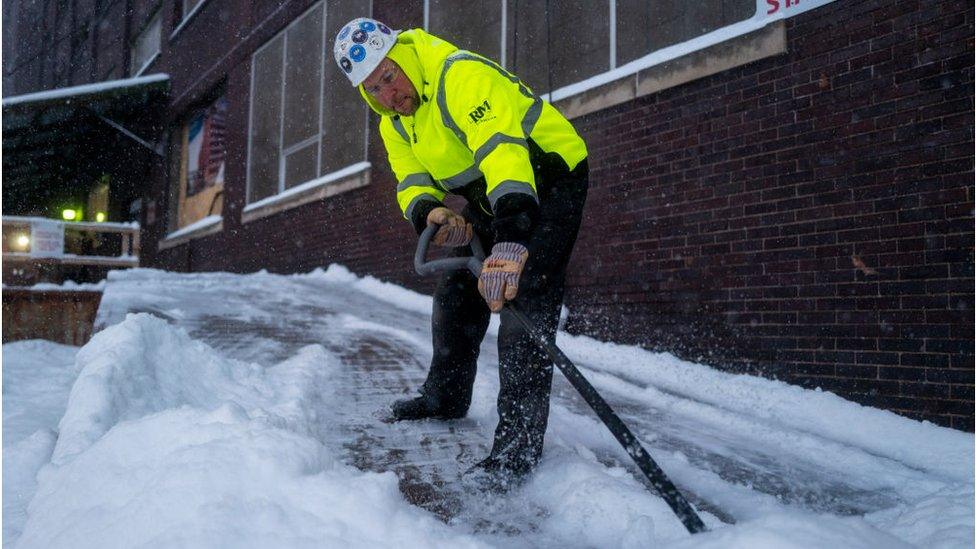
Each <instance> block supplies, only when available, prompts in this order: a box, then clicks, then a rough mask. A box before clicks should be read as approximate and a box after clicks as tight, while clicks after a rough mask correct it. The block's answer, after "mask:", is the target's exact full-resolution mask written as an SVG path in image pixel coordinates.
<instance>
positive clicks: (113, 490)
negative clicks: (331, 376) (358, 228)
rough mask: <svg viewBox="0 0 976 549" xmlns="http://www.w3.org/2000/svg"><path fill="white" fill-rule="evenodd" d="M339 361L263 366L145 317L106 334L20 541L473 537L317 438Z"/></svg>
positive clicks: (271, 542) (350, 542)
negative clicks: (320, 408)
mask: <svg viewBox="0 0 976 549" xmlns="http://www.w3.org/2000/svg"><path fill="white" fill-rule="evenodd" d="M334 360H335V359H334V358H333V357H331V356H330V355H328V354H327V353H326V352H325V351H324V350H323V349H322V348H321V347H319V346H310V347H306V348H304V349H302V351H301V352H300V353H299V354H298V355H297V356H295V357H293V358H292V359H290V360H288V361H285V362H283V363H280V364H277V365H275V366H272V367H270V368H266V369H263V368H261V367H259V366H257V365H255V364H247V363H243V362H238V361H233V360H228V359H225V358H223V357H221V356H220V355H218V354H217V353H215V352H214V351H213V350H212V349H211V348H209V347H208V346H206V345H205V344H203V343H201V342H198V341H194V340H192V339H190V338H189V337H188V336H187V335H186V333H185V332H184V331H183V330H181V329H176V328H173V327H171V326H169V325H168V324H166V322H165V321H163V320H160V319H158V318H155V317H152V316H149V315H145V314H138V315H130V316H129V317H127V318H126V320H125V321H124V322H122V323H120V324H118V325H116V326H113V327H110V328H108V329H106V330H104V331H103V332H101V333H99V334H97V335H96V336H95V337H94V338H93V339H92V341H91V342H89V344H88V345H86V346H85V347H84V348H82V350H81V351H80V352H79V353H78V357H77V363H78V366H79V367H80V369H81V373H80V374H79V376H78V380H77V382H76V383H75V385H74V387H73V389H72V391H71V396H70V397H69V399H68V405H67V410H66V412H65V414H64V418H63V419H62V420H61V424H60V435H59V437H58V441H57V444H56V446H55V448H54V453H53V456H52V461H51V465H49V466H47V467H45V468H44V469H42V471H41V473H40V475H39V476H38V487H37V493H36V495H35V496H34V498H33V501H31V504H30V507H29V518H28V521H27V523H26V525H25V527H24V531H23V534H22V536H21V537H20V539H19V540H18V547H69V546H70V547H105V546H110V547H133V546H147V547H216V546H222V547H273V546H274V547H284V546H287V547H322V546H345V547H377V546H388V545H393V546H404V547H406V546H442V547H465V546H477V545H478V544H477V542H476V541H475V540H473V539H471V538H469V537H467V536H463V535H459V534H457V533H454V532H452V531H451V530H450V529H449V528H447V527H446V526H445V525H444V524H442V523H439V522H437V521H436V520H435V519H434V518H432V517H431V516H430V515H428V514H426V513H424V512H423V511H421V510H419V509H417V508H415V507H412V506H410V505H408V504H407V503H405V502H404V501H403V499H402V498H401V497H400V493H399V491H398V488H397V479H396V477H395V476H394V475H393V474H392V473H387V474H369V473H362V472H359V471H357V470H355V469H353V468H351V467H348V466H346V465H343V464H341V463H339V462H337V461H336V460H335V458H334V455H333V453H332V452H331V451H330V449H328V448H325V447H324V446H322V445H321V444H320V443H319V442H317V441H316V439H315V438H314V436H313V435H314V433H315V432H316V431H317V430H319V429H327V428H328V421H327V419H326V418H317V417H316V416H315V410H316V406H315V402H314V399H315V398H316V397H317V396H321V395H322V394H323V392H322V391H319V390H318V389H317V388H318V387H320V386H321V385H323V384H325V383H327V378H328V372H329V370H330V368H331V367H332V365H333V364H334ZM326 393H327V391H326Z"/></svg>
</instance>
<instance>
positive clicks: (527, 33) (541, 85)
mask: <svg viewBox="0 0 976 549" xmlns="http://www.w3.org/2000/svg"><path fill="white" fill-rule="evenodd" d="M516 6H518V9H517V10H516V9H515V7H516ZM508 12H509V14H510V15H509V25H508V33H509V36H511V37H512V40H511V41H510V42H509V46H510V47H509V49H508V61H507V65H508V69H509V70H510V71H511V72H513V73H515V75H516V76H518V77H519V78H521V79H522V81H523V82H525V83H526V84H528V85H529V87H530V88H532V91H534V92H536V93H540V94H541V93H546V92H547V91H548V90H549V78H548V74H549V56H548V55H547V51H546V2H545V0H509V2H508ZM563 47H568V46H566V45H564V46H563Z"/></svg>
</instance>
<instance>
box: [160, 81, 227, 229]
mask: <svg viewBox="0 0 976 549" xmlns="http://www.w3.org/2000/svg"><path fill="white" fill-rule="evenodd" d="M226 126H227V99H226V98H224V97H223V96H220V97H219V98H217V99H216V100H215V101H213V102H212V103H210V104H209V105H207V106H206V107H203V108H200V109H197V110H195V111H193V112H192V113H190V115H189V116H188V117H187V119H186V121H185V122H184V123H183V124H181V125H180V126H179V127H178V129H177V131H175V132H173V136H172V138H171V141H170V155H171V156H170V159H171V160H170V161H171V164H170V176H171V181H172V182H173V184H172V187H171V189H172V190H171V193H170V200H171V201H172V202H171V204H173V205H174V206H175V207H171V208H170V223H169V228H170V231H175V230H178V229H182V228H184V227H187V226H189V225H192V224H194V223H196V222H198V221H200V220H201V219H204V218H206V217H211V216H219V215H220V214H221V210H222V208H223V192H224V170H225V167H226V164H227V161H226V158H227V146H226V143H227V142H226V133H227V132H226Z"/></svg>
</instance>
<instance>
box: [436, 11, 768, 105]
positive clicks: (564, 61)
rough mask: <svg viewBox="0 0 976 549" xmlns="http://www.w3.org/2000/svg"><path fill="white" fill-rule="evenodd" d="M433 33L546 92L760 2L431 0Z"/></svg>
mask: <svg viewBox="0 0 976 549" xmlns="http://www.w3.org/2000/svg"><path fill="white" fill-rule="evenodd" d="M424 10H425V11H424V15H425V22H426V24H427V28H428V30H429V31H430V32H431V33H433V34H436V35H440V36H442V37H443V38H445V39H446V40H448V41H451V42H453V43H454V44H455V45H457V46H458V47H460V48H462V49H469V50H472V51H475V52H477V53H480V54H482V55H485V56H488V57H490V58H492V59H495V60H497V61H499V62H500V63H501V64H503V65H504V66H505V67H506V68H508V69H509V70H511V71H512V72H514V73H515V74H517V75H518V76H519V77H520V78H522V79H523V80H524V81H525V82H526V83H527V84H528V85H529V87H531V88H532V89H533V90H535V91H537V92H539V93H547V92H550V91H552V90H556V89H559V88H563V87H566V86H569V85H572V84H575V83H577V82H580V81H582V80H586V79H587V78H590V77H593V76H597V75H599V74H602V73H605V72H607V71H610V70H612V69H615V68H616V67H618V66H621V65H624V64H626V63H629V62H631V61H634V60H636V59H640V58H642V57H644V56H646V55H648V54H650V53H653V52H655V51H657V50H660V49H662V48H666V47H668V46H673V45H675V44H678V43H681V42H684V41H687V40H690V39H693V38H696V37H698V36H701V35H704V34H706V33H709V32H711V31H714V30H716V29H719V28H722V27H725V26H729V25H731V24H733V23H736V22H740V21H744V20H747V19H749V18H751V17H753V16H754V14H755V13H756V0H703V1H701V2H686V1H684V0H608V1H607V2H605V3H604V2H584V1H582V0H481V1H478V2H465V3H463V4H460V3H458V2H450V1H448V0H425V2H424Z"/></svg>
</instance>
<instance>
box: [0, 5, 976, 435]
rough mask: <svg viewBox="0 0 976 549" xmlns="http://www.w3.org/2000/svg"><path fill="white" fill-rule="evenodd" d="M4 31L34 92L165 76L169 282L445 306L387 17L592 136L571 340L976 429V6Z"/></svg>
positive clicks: (155, 239)
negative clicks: (378, 96)
mask: <svg viewBox="0 0 976 549" xmlns="http://www.w3.org/2000/svg"><path fill="white" fill-rule="evenodd" d="M4 10H5V16H6V17H5V27H4V33H5V34H4V39H5V45H6V47H5V51H4V84H5V94H6V95H8V96H9V95H10V94H11V93H10V90H14V91H15V92H16V93H17V94H20V93H26V92H31V91H37V90H40V89H47V88H53V87H63V86H71V85H76V84H81V83H86V82H92V81H97V80H107V79H116V78H126V77H135V76H140V75H148V74H155V73H165V74H168V75H169V77H170V99H169V104H168V107H167V109H166V112H165V113H164V119H165V132H164V133H163V134H162V135H160V136H158V139H157V140H158V142H159V143H161V144H165V147H166V160H165V161H163V162H159V163H156V164H154V165H153V166H152V167H151V168H149V169H147V173H146V178H145V181H146V183H145V186H144V189H143V193H142V199H141V209H140V212H139V216H140V221H141V224H142V227H143V244H142V246H143V248H142V249H143V251H142V257H143V264H144V265H146V266H151V267H158V268H164V269H171V270H178V271H201V270H224V271H233V272H251V271H255V270H258V269H268V270H271V271H275V272H304V271H309V270H311V269H314V268H316V267H320V266H325V265H328V264H330V263H342V264H344V265H346V266H347V267H349V268H350V269H351V270H353V271H355V272H357V273H360V274H371V275H373V276H376V277H379V278H382V279H386V280H391V281H394V282H397V283H400V284H404V285H406V286H409V287H413V288H417V289H420V290H429V289H430V288H431V283H430V281H426V280H421V279H419V278H418V277H417V276H416V275H414V274H413V272H412V267H411V256H412V252H413V246H414V244H415V242H416V237H415V235H414V234H413V232H412V229H411V228H410V227H409V226H408V224H407V223H406V222H404V221H403V219H402V216H401V214H400V212H399V210H398V208H397V205H396V202H395V199H394V188H395V186H396V181H395V180H394V179H393V176H392V174H391V173H390V170H389V166H388V164H387V162H386V159H385V152H384V150H383V146H382V143H381V142H380V140H379V138H378V135H377V130H376V123H377V120H376V117H375V115H373V114H372V113H370V112H369V111H368V109H367V108H366V107H365V105H364V104H363V102H362V101H361V100H360V99H359V97H358V93H357V92H356V91H355V90H354V89H352V88H351V87H350V86H349V85H348V82H347V81H346V80H345V78H344V77H343V76H342V75H341V74H339V73H338V71H337V68H336V66H335V64H334V63H333V61H332V58H331V39H332V37H333V36H334V35H335V33H336V31H337V30H338V29H339V28H340V26H341V25H342V24H344V23H345V22H346V21H348V20H350V19H352V18H354V17H357V16H360V15H369V14H371V15H372V16H374V17H376V18H377V19H380V20H382V21H385V22H387V23H388V24H390V25H391V26H392V27H394V28H410V27H420V26H423V27H425V28H427V29H428V30H429V31H430V32H433V33H435V34H438V35H440V36H442V37H444V38H446V39H448V40H449V41H451V42H454V43H455V44H457V45H459V46H460V47H462V48H466V49H471V50H474V51H477V52H479V53H483V54H484V55H487V56H489V57H492V58H494V59H496V60H498V61H499V62H500V64H502V65H503V66H505V67H506V68H508V69H509V70H511V71H512V72H514V73H516V74H518V75H519V76H520V77H522V78H523V80H524V81H525V82H526V83H527V84H528V85H529V86H530V87H531V88H532V89H533V90H534V91H535V92H536V93H539V94H546V96H547V97H548V98H549V99H550V100H551V101H552V102H553V103H554V104H555V105H556V106H557V107H558V108H560V110H562V111H563V112H564V113H565V114H566V115H567V116H568V117H570V118H571V120H572V121H573V123H574V125H575V126H576V127H577V129H578V130H579V131H580V133H581V135H582V136H583V137H584V139H585V140H586V142H587V144H588V147H589V151H590V157H589V162H590V167H591V186H590V195H589V200H588V203H587V207H586V214H585V219H584V223H583V228H582V231H581V236H580V240H579V243H578V245H577V248H576V251H575V253H574V256H573V262H572V266H571V268H570V273H571V274H570V277H569V287H568V294H567V307H568V308H569V310H570V317H569V322H568V324H567V329H568V330H569V331H571V332H573V333H580V334H587V335H592V336H594V337H598V338H601V339H606V340H612V341H618V342H622V343H630V344H639V345H642V346H645V347H647V348H651V349H658V350H665V351H670V352H674V353H675V354H678V355H679V356H682V357H685V358H688V359H691V360H696V361H700V362H703V363H706V364H710V365H713V366H715V367H719V368H723V369H727V370H729V371H734V372H746V373H753V374H760V375H763V376H767V377H772V378H777V379H781V380H784V381H787V382H790V383H795V384H799V385H802V386H804V387H821V388H823V389H824V390H828V391H833V392H836V393H838V394H840V395H842V396H844V397H845V398H849V399H852V400H855V401H857V402H861V403H863V404H866V405H871V406H877V407H881V408H886V409H890V410H893V411H896V412H898V413H901V414H905V415H908V416H910V417H914V418H918V419H926V420H931V421H933V422H936V423H939V424H942V425H947V426H951V427H955V428H961V429H967V430H972V429H973V408H974V403H973V376H974V358H973V346H974V326H973V314H974V311H973V305H974V298H973V294H974V277H973V268H974V257H973V239H974V231H973V228H974V219H973V208H974V205H973V185H974V171H973V160H974V159H973V145H974V141H973V65H974V63H973V57H974V54H973V51H974V48H973V18H974V12H973V6H972V5H971V4H970V3H959V2H951V1H948V0H934V1H931V2H919V1H918V0H912V1H905V0H835V1H830V0H802V2H801V1H800V0H714V1H711V2H699V3H689V2H680V1H677V0H643V1H638V0H612V1H607V2H586V3H583V2H566V1H558V0H553V1H551V2H550V1H545V2H543V1H541V0H522V1H518V0H493V1H484V2H467V3H464V4H463V5H462V4H461V3H458V2H446V1H438V0H411V1H398V2H392V1H384V0H374V1H372V2H369V1H358V2H357V1H349V0H347V1H328V0H321V1H318V2H315V1H311V0H291V1H280V0H276V1H268V0H264V1H260V0H259V1H254V2H229V1H221V0H156V1H148V0H125V1H123V0H72V1H70V2H55V1H50V2H44V1H38V2H33V3H24V4H19V5H17V4H15V6H14V7H11V8H8V5H7V4H5V6H4ZM8 11H10V12H12V13H8ZM25 29H31V32H25ZM36 29H41V32H37V31H36ZM7 44H12V50H13V51H11V46H10V45H7ZM8 58H9V59H8ZM367 228H368V230H367Z"/></svg>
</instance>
